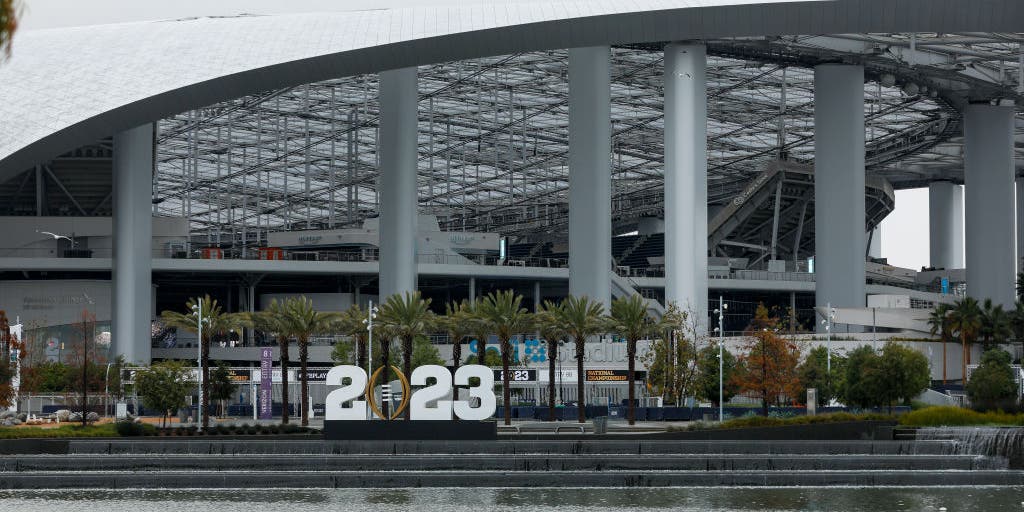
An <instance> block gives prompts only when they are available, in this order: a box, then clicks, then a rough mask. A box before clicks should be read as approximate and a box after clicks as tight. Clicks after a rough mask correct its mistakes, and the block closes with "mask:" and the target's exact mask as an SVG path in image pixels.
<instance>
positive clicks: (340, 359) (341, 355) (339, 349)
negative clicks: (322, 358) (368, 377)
mask: <svg viewBox="0 0 1024 512" xmlns="http://www.w3.org/2000/svg"><path fill="white" fill-rule="evenodd" d="M331 361H334V364H352V363H353V361H352V341H351V340H338V341H337V342H335V343H334V347H332V348H331ZM361 368H363V369H366V367H365V366H362V367H361Z"/></svg>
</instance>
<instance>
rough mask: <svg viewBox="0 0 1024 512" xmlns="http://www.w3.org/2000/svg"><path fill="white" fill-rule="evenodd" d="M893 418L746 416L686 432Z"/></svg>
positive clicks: (840, 414) (871, 415)
mask: <svg viewBox="0 0 1024 512" xmlns="http://www.w3.org/2000/svg"><path fill="white" fill-rule="evenodd" d="M893 419H894V418H893V416H889V415H887V414H875V413H865V414H851V413H848V412H836V413H830V414H818V415H815V416H793V417H790V418H778V417H771V416H769V417H764V416H744V417H742V418H735V419H731V420H726V421H723V422H722V423H701V422H695V423H694V424H692V425H690V426H689V428H687V429H686V430H710V429H719V428H722V429H734V428H757V427H785V426H788V425H814V424H821V423H845V422H851V421H891V420H893ZM670 430H671V429H670Z"/></svg>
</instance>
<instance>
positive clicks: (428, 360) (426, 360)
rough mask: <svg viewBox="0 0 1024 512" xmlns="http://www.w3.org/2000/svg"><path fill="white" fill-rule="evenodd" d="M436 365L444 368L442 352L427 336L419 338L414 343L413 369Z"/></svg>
mask: <svg viewBox="0 0 1024 512" xmlns="http://www.w3.org/2000/svg"><path fill="white" fill-rule="evenodd" d="M428 364H436V365H438V366H444V359H441V352H440V351H439V350H437V347H435V346H434V344H433V343H431V342H430V339H429V338H427V337H426V336H422V335H421V336H417V337H416V338H415V339H413V342H412V364H411V366H412V368H413V369H416V368H419V367H420V366H426V365H428Z"/></svg>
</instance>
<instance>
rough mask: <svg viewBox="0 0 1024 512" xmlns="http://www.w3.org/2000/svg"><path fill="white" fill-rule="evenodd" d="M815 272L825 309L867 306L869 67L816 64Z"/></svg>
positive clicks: (819, 302) (818, 298)
mask: <svg viewBox="0 0 1024 512" xmlns="http://www.w3.org/2000/svg"><path fill="white" fill-rule="evenodd" d="M814 197H815V200H814V246H815V256H814V272H815V281H816V293H815V303H816V305H817V306H818V307H819V308H822V307H825V306H826V305H827V304H829V303H831V305H832V306H833V307H864V302H865V295H864V293H865V287H864V267H865V265H864V260H865V258H864V248H865V243H866V240H865V236H866V235H865V229H864V214H865V212H864V68H863V67H861V66H850V65H843V64H822V65H819V66H816V67H815V68H814Z"/></svg>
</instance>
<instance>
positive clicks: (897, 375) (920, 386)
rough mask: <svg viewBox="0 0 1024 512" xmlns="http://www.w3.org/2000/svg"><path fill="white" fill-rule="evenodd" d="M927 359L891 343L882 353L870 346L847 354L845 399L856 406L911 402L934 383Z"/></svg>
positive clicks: (911, 350)
mask: <svg viewBox="0 0 1024 512" xmlns="http://www.w3.org/2000/svg"><path fill="white" fill-rule="evenodd" d="M930 379H931V374H930V370H929V369H928V359H927V358H925V357H924V355H922V354H921V353H920V352H918V351H916V350H914V349H911V348H908V347H905V346H903V345H900V344H899V343H894V342H891V341H890V342H888V343H886V344H885V347H884V348H883V349H882V352H881V353H876V352H875V351H874V349H872V348H871V347H870V346H868V345H864V346H861V347H859V348H857V349H855V350H853V351H852V352H850V354H849V356H848V357H847V363H846V383H845V386H844V390H843V394H844V395H845V396H844V401H845V402H846V403H847V404H849V405H854V406H857V407H876V406H882V405H887V406H889V407H890V408H891V407H892V404H893V402H900V401H902V402H909V401H910V400H911V399H912V398H914V397H916V396H917V395H919V394H920V393H921V392H922V391H924V390H925V388H927V387H928V384H929V383H930V382H931V380H930Z"/></svg>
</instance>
